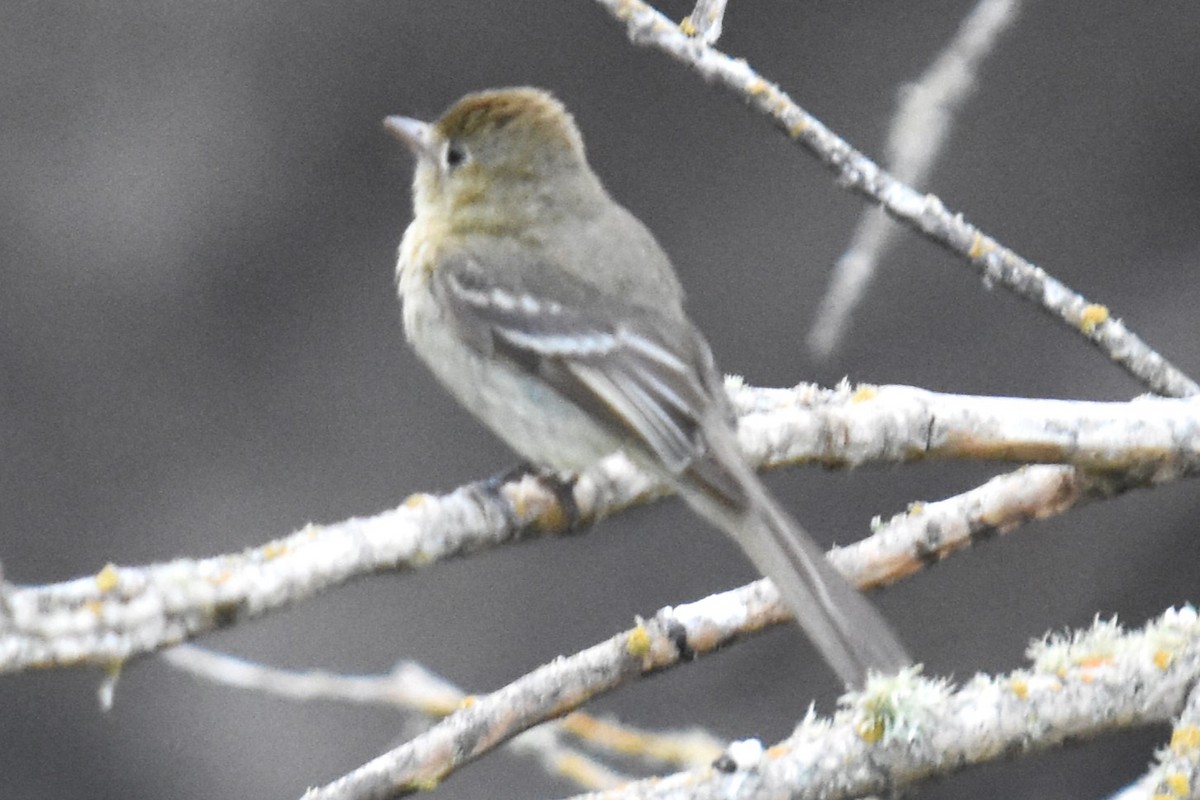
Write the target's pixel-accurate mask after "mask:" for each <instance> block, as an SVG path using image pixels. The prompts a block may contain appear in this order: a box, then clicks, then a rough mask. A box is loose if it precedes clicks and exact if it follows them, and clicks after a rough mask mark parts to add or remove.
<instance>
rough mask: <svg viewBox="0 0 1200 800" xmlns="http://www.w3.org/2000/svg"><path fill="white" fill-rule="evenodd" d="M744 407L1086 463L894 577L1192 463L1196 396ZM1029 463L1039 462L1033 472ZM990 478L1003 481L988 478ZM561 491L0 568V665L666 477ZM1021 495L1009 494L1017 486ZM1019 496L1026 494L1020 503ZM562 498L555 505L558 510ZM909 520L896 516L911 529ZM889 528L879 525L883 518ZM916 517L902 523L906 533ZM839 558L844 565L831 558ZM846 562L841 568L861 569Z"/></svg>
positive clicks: (779, 444)
mask: <svg viewBox="0 0 1200 800" xmlns="http://www.w3.org/2000/svg"><path fill="white" fill-rule="evenodd" d="M730 391H731V397H732V398H733V400H734V403H735V405H736V406H737V408H738V409H739V411H740V413H741V416H742V421H741V425H740V430H739V434H740V436H741V442H742V446H743V448H744V449H745V451H746V453H747V455H748V457H749V458H750V460H751V461H752V462H753V463H755V464H756V465H765V466H780V465H784V464H795V463H807V462H816V463H821V464H825V465H835V466H850V465H859V464H864V463H869V462H874V461H898V460H913V459H923V458H934V457H937V458H973V459H979V458H986V459H1013V460H1017V461H1028V460H1040V461H1050V462H1053V461H1060V462H1068V463H1075V464H1080V465H1083V466H1085V467H1086V468H1087V470H1088V472H1087V474H1086V475H1082V474H1081V475H1075V476H1070V477H1068V476H1065V475H1062V474H1059V473H1053V474H1052V473H1030V472H1025V473H1022V474H1020V475H1018V476H1016V477H1015V478H1013V479H1011V480H1008V481H1004V482H1001V483H993V484H989V485H988V488H987V491H986V493H985V495H983V496H987V497H991V498H996V497H1008V498H1009V500H1007V501H1005V502H1012V503H1013V504H1012V505H1009V506H1006V508H1008V509H1009V511H1008V512H1005V513H1001V509H1000V508H997V507H996V506H995V503H994V502H993V503H992V505H991V506H990V508H991V512H990V516H983V517H980V514H979V513H978V509H977V508H976V507H975V506H974V505H973V504H974V503H976V502H978V501H979V500H980V496H974V495H972V496H971V497H966V496H964V497H965V498H966V500H965V503H966V504H965V505H963V504H961V503H958V504H946V505H943V506H941V507H939V508H938V513H939V514H946V513H947V512H949V513H951V514H953V515H954V516H953V517H952V518H945V517H943V522H942V523H941V524H942V525H943V526H944V527H941V528H938V529H936V530H937V531H938V532H940V533H945V534H946V539H944V540H939V541H936V542H935V541H930V539H929V536H930V533H931V531H933V530H934V529H931V528H929V527H928V526H926V528H925V529H923V530H921V529H917V531H916V533H917V534H918V535H919V537H921V538H919V539H918V541H917V542H914V541H913V540H911V539H908V538H902V539H899V540H890V541H893V542H896V541H898V542H900V543H901V544H899V548H900V551H899V552H902V553H904V556H903V557H901V556H900V555H899V553H898V551H897V549H896V548H895V547H892V548H891V549H890V550H888V551H887V555H883V553H884V552H885V551H884V550H878V551H877V552H874V553H872V551H871V549H870V548H871V547H877V546H878V545H880V544H881V543H882V542H884V541H888V540H886V539H885V537H881V536H877V537H873V541H874V544H872V545H870V546H864V549H863V550H862V551H861V552H862V553H863V554H864V558H870V559H874V566H873V567H870V566H866V565H864V566H863V567H861V569H862V570H863V572H864V573H869V574H872V575H875V576H876V577H874V578H871V579H868V580H867V581H866V583H869V584H871V585H874V584H875V583H878V582H880V581H881V580H884V578H880V577H878V576H881V575H887V576H890V577H887V578H886V580H894V579H896V578H897V577H901V576H902V575H905V574H911V571H912V569H913V568H915V565H916V564H919V563H923V560H927V559H928V558H929V557H930V554H931V553H938V554H946V553H949V552H952V551H953V550H955V549H957V548H958V547H960V546H961V545H962V544H964V543H965V540H963V539H961V538H958V539H956V538H955V537H953V536H952V535H951V534H952V532H953V530H954V529H955V526H956V525H957V527H958V528H959V529H965V530H967V531H971V530H975V531H978V530H981V529H982V528H981V527H980V524H981V523H983V524H984V526H987V525H990V524H992V522H991V521H992V520H997V519H998V520H1001V521H1002V522H1001V523H1000V524H1001V529H1007V528H1008V527H1011V526H1013V525H1015V524H1018V523H1019V522H1020V521H1021V520H1022V519H1027V518H1036V517H1039V516H1045V515H1046V514H1049V513H1058V512H1061V511H1062V510H1064V509H1065V508H1068V507H1070V505H1072V504H1073V503H1074V502H1076V501H1078V499H1080V498H1082V497H1090V498H1096V497H1104V496H1111V495H1113V494H1117V493H1120V492H1124V491H1128V490H1129V489H1131V488H1134V487H1137V486H1150V485H1154V484H1156V483H1161V482H1163V481H1169V480H1175V479H1177V478H1179V477H1182V476H1185V475H1192V474H1195V473H1196V471H1197V469H1198V467H1200V403H1198V402H1193V401H1185V400H1165V399H1150V398H1144V399H1140V400H1136V401H1133V402H1130V403H1082V402H1081V403H1075V402H1070V401H1056V400H1019V399H997V398H978V397H966V396H961V395H940V394H937V393H934V392H926V391H923V390H920V389H914V388H911V387H903V386H884V387H872V386H865V387H859V388H858V389H857V390H854V389H851V388H850V387H848V386H842V387H839V388H837V389H832V390H821V389H818V388H816V387H813V386H800V387H796V388H795V389H752V388H748V387H744V386H742V385H741V384H740V382H739V381H736V380H734V381H732V383H731V385H730ZM1031 475H1053V477H1051V478H1049V479H1048V482H1047V483H1045V484H1043V485H1042V486H1040V487H1035V486H1031V485H1030V484H1029V479H1030V476H1031ZM1001 485H1003V487H1004V491H1000V487H1001ZM572 489H573V491H572V501H573V502H572V503H570V504H564V503H563V501H562V499H561V495H560V494H559V493H558V491H557V487H556V485H554V481H553V480H552V479H551V478H549V477H544V478H543V477H538V476H527V477H525V478H523V479H521V480H514V481H509V482H508V483H504V484H502V485H501V484H498V483H497V482H495V481H482V482H479V483H474V484H469V485H467V486H464V487H462V488H460V489H457V490H455V491H453V492H450V493H448V494H444V495H429V494H419V495H413V496H412V497H410V498H408V499H407V500H406V501H404V503H403V504H402V505H401V506H400V507H398V508H395V509H392V510H390V511H386V512H384V513H382V514H379V515H377V516H374V517H362V518H354V519H349V520H345V521H343V522H339V523H335V524H331V525H326V526H316V525H309V526H307V527H306V528H304V529H302V530H300V531H298V532H296V533H294V534H292V535H290V536H287V537H284V538H282V539H277V540H274V541H271V542H268V543H266V544H264V545H261V546H259V547H255V548H251V549H248V550H245V551H243V552H241V553H234V554H227V555H222V556H216V557H213V558H207V559H179V560H177V561H172V562H168V563H165V564H152V565H149V566H142V567H122V568H118V567H115V566H112V565H109V566H107V567H105V568H104V569H102V570H100V572H98V573H97V574H96V575H93V576H90V577H85V578H78V579H75V580H72V581H66V582H64V583H58V584H50V585H46V586H28V587H22V586H15V585H12V584H8V583H0V672H5V671H13V670H18V669H23V668H27V667H31V666H37V667H45V666H67V665H72V664H96V665H101V666H106V667H113V666H114V665H118V664H119V663H120V662H122V661H124V660H125V659H127V658H129V657H131V656H134V655H137V654H140V653H145V652H149V651H152V650H155V649H158V648H161V647H164V646H167V645H171V644H177V643H179V642H181V641H184V640H186V639H188V638H191V637H193V636H196V635H198V634H200V633H203V632H205V631H209V630H213V629H216V628H220V627H225V626H228V625H232V624H236V623H238V622H240V621H242V620H245V619H249V618H251V617H255V616H258V615H260V614H264V613H266V612H268V611H270V610H273V609H276V608H280V607H283V606H286V605H289V604H292V603H296V602H299V601H301V600H304V599H306V598H308V597H311V596H313V595H315V594H317V593H318V592H321V591H324V590H326V589H328V588H330V587H333V586H337V585H340V584H342V583H345V582H346V581H348V580H351V579H353V578H356V577H360V576H363V575H367V574H371V573H374V572H378V571H381V570H408V569H415V568H417V567H421V566H425V565H428V564H430V563H433V562H436V561H439V560H442V559H446V558H451V557H454V556H458V555H462V554H464V553H467V552H470V551H474V550H478V549H481V548H484V547H494V546H496V545H499V544H503V543H506V542H510V541H514V540H517V539H522V538H527V537H530V536H535V535H543V534H556V533H562V532H565V531H567V530H568V529H569V527H570V526H571V523H572V522H574V523H575V524H576V525H586V524H590V523H591V522H594V521H595V520H597V519H599V518H601V517H603V516H606V515H608V514H611V513H614V512H616V511H617V510H620V509H622V508H626V507H628V506H630V505H633V504H635V503H640V502H645V501H647V500H649V499H652V498H656V497H659V496H662V495H663V494H664V493H665V491H666V488H665V487H664V486H662V485H660V484H658V483H656V482H655V481H653V480H652V479H650V478H649V477H647V476H646V475H644V474H642V473H640V472H638V471H637V470H636V469H635V468H634V467H633V466H632V464H630V462H629V461H628V460H627V459H625V458H623V457H621V456H614V457H612V458H609V459H606V460H605V461H603V462H602V463H601V464H599V465H597V467H595V468H594V469H591V470H588V471H587V472H586V473H584V474H583V475H581V476H580V477H579V478H578V479H577V480H576V481H575V482H574V484H573V486H572ZM1018 497H1020V499H1017V498H1018ZM1031 503H1036V504H1037V505H1036V506H1034V507H1031V505H1030V504H1031ZM568 506H569V507H568ZM914 521H915V520H914V519H913V518H912V515H910V517H909V519H907V520H904V519H902V520H898V521H897V524H896V527H897V528H905V527H909V528H911V527H912V525H913V523H914ZM886 532H887V531H883V533H886ZM913 532H914V531H912V530H910V534H912V533H913ZM843 566H845V565H843ZM859 569H860V567H853V568H852V570H851V571H853V572H858V570H859Z"/></svg>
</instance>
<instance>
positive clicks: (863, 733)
mask: <svg viewBox="0 0 1200 800" xmlns="http://www.w3.org/2000/svg"><path fill="white" fill-rule="evenodd" d="M886 730H887V724H886V723H885V722H884V720H883V719H882V718H881V717H873V718H872V717H868V718H867V719H864V720H861V721H860V722H859V723H858V727H857V729H856V730H855V732H856V733H857V734H858V735H859V736H860V737H862V740H863V741H864V742H867V743H868V744H875V743H876V742H878V741H879V740H880V739H882V738H883V734H884V731H886Z"/></svg>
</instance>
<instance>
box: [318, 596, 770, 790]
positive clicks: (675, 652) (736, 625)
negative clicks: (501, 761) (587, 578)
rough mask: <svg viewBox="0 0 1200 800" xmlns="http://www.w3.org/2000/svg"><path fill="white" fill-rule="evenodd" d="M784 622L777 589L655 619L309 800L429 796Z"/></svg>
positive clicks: (480, 704) (550, 667)
mask: <svg viewBox="0 0 1200 800" xmlns="http://www.w3.org/2000/svg"><path fill="white" fill-rule="evenodd" d="M784 619H787V613H786V611H785V609H784V607H783V605H782V603H780V602H779V595H778V594H777V593H776V592H775V587H774V586H772V585H771V584H770V583H768V582H767V581H758V582H756V583H753V584H751V585H749V586H747V587H743V588H742V589H736V590H733V591H730V592H723V593H721V594H719V595H713V596H712V597H708V598H705V599H703V600H700V601H698V602H695V603H690V604H688V605H683V606H678V607H675V608H670V607H668V608H664V609H662V610H660V611H659V612H658V613H657V614H656V615H655V616H654V618H653V619H650V620H647V621H645V622H644V623H641V624H639V625H637V626H636V627H634V628H633V629H631V630H628V631H625V632H624V633H621V634H618V635H617V636H614V637H612V638H611V639H609V640H608V641H606V642H602V643H601V644H598V645H595V646H593V647H590V648H588V649H587V650H584V651H582V652H580V653H577V654H575V655H573V656H571V657H570V658H559V659H557V660H555V661H553V662H551V663H549V664H547V665H545V666H543V667H540V668H538V669H536V670H534V671H532V672H530V673H528V674H526V675H524V676H522V677H521V678H518V679H517V680H516V681H514V682H512V683H511V684H509V685H508V686H506V687H504V688H503V689H500V690H499V691H496V692H493V693H492V694H489V695H485V696H482V697H478V698H475V699H474V700H473V701H472V702H470V703H468V704H466V705H464V707H463V708H461V709H460V710H458V711H456V712H455V713H453V714H451V715H450V716H449V717H447V718H446V719H444V720H442V722H440V723H438V724H437V725H435V726H434V727H433V728H431V729H430V730H428V731H426V732H425V733H423V734H421V735H420V736H417V737H416V738H414V739H412V740H411V741H409V742H407V743H405V744H403V745H401V746H400V747H398V748H396V749H395V750H392V751H391V752H389V753H386V754H384V755H382V756H380V757H378V758H376V759H374V760H373V761H371V762H369V763H367V764H364V765H363V766H362V767H359V768H358V769H356V770H354V771H353V772H351V773H350V774H348V775H345V776H343V777H342V778H339V779H338V780H336V781H334V782H333V783H330V784H328V785H326V786H324V787H321V788H319V789H311V790H309V791H308V792H307V793H306V794H305V795H304V797H305V800H349V798H355V799H356V800H360V799H361V800H366V799H367V798H385V797H396V796H399V795H401V794H407V793H409V792H413V791H418V790H421V789H428V788H431V787H433V786H434V785H436V784H437V783H438V782H439V781H441V780H442V779H443V778H445V777H446V776H447V775H448V774H450V773H451V772H452V771H454V770H455V769H457V768H459V767H461V766H462V765H464V764H466V763H468V762H470V761H472V760H474V759H476V758H478V757H479V756H481V755H483V754H484V753H486V752H488V751H490V750H492V749H494V748H495V747H496V746H497V745H499V744H501V743H503V742H504V741H507V740H508V739H509V738H511V737H513V736H515V735H517V734H518V733H520V732H521V731H524V730H526V729H528V728H530V727H531V726H533V725H536V724H538V723H541V722H544V721H546V720H549V719H554V718H555V717H559V716H561V715H563V714H565V713H567V712H568V711H572V710H574V709H575V708H578V707H579V706H580V705H581V704H582V703H584V702H586V701H587V700H589V699H590V698H592V697H594V696H596V695H597V694H600V693H603V692H606V691H609V690H611V689H613V688H615V687H617V686H619V685H621V684H622V683H625V682H626V681H628V680H629V679H630V678H634V677H637V676H640V675H644V674H647V673H650V672H656V671H658V670H662V669H666V668H668V667H671V666H674V665H676V664H678V663H679V662H680V661H681V660H688V659H691V658H695V657H697V656H699V655H703V654H706V653H710V652H712V651H713V650H715V649H716V648H718V647H721V646H723V645H726V644H729V643H730V642H732V641H734V640H735V639H737V638H740V637H742V636H746V635H748V634H751V633H754V632H756V631H758V630H760V629H762V628H763V627H765V626H768V625H772V624H776V623H778V622H781V621H782V620H784Z"/></svg>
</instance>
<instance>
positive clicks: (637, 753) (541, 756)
mask: <svg viewBox="0 0 1200 800" xmlns="http://www.w3.org/2000/svg"><path fill="white" fill-rule="evenodd" d="M162 657H163V659H164V660H165V661H166V662H167V663H169V664H171V665H172V666H174V667H175V668H177V669H181V670H183V671H185V672H188V673H190V674H192V675H195V676H197V677H199V678H202V679H204V680H207V681H211V682H215V683H220V684H224V685H226V686H235V687H238V688H241V689H249V690H251V691H256V692H263V693H266V694H272V695H277V696H281V697H287V698H291V699H293V700H299V701H310V700H317V699H321V700H338V701H341V702H348V703H357V704H363V705H373V706H387V707H391V708H397V709H401V710H405V711H415V712H418V713H420V714H423V715H425V716H427V717H432V718H434V719H442V718H443V717H446V716H447V715H449V714H451V713H453V712H454V711H455V710H457V709H459V708H461V707H463V705H464V703H466V702H468V701H469V695H468V694H467V693H466V692H464V691H463V690H461V689H459V688H458V687H457V686H455V685H454V684H452V683H450V682H449V681H447V680H446V679H444V678H442V677H440V676H438V675H435V674H433V673H432V672H430V671H429V670H428V669H426V668H425V667H423V666H421V665H420V664H417V663H415V662H412V661H403V662H401V663H399V664H397V665H396V667H395V668H394V669H393V670H392V671H391V672H389V673H387V674H386V675H341V674H338V673H332V672H325V671H322V670H303V671H299V670H290V669H280V668H278V667H271V666H268V665H266V664H260V663H257V662H253V661H247V660H245V659H241V658H236V657H234V656H230V655H227V654H224V653H216V652H213V651H211V650H207V649H205V648H202V647H197V646H195V645H187V644H184V645H179V646H177V647H172V648H169V649H168V650H166V651H164V652H163V654H162ZM568 739H571V740H573V741H576V742H580V743H582V744H585V745H587V746H588V748H589V749H591V750H593V751H596V752H598V753H602V754H608V755H611V756H621V757H624V758H639V759H641V760H643V761H645V762H647V764H649V765H652V766H653V767H656V768H660V769H661V768H662V767H664V766H668V767H675V768H680V767H689V766H698V765H700V764H706V763H709V762H711V761H712V760H713V759H714V758H716V757H717V755H719V754H720V752H721V750H722V748H723V744H722V743H721V742H719V741H717V740H716V739H715V738H713V737H712V736H710V735H708V734H706V733H703V732H702V731H699V730H690V731H673V732H651V731H645V730H640V729H638V728H634V727H632V726H629V725H624V724H621V723H618V722H616V721H613V720H603V719H598V718H596V717H594V716H592V715H591V714H587V713H584V712H582V711H575V712H573V713H571V714H568V715H567V716H566V717H564V718H563V719H562V720H559V721H558V722H556V723H551V724H548V725H542V726H540V727H538V728H536V729H534V730H529V731H526V732H525V733H523V734H521V735H520V736H518V737H516V738H515V739H514V740H513V741H512V745H511V747H512V751H513V752H515V753H518V754H521V755H526V756H530V757H532V758H535V759H536V760H537V761H538V762H539V763H540V764H542V766H543V767H544V768H545V769H546V771H547V772H548V773H550V774H552V775H556V776H558V777H562V778H566V779H567V780H571V781H573V782H574V783H576V784H577V785H578V786H579V787H580V788H583V789H602V788H607V787H610V786H616V785H618V784H620V783H624V782H626V781H627V780H629V778H628V777H627V776H624V775H621V774H620V773H617V772H616V771H614V770H613V769H612V768H611V767H608V766H606V765H605V764H603V763H601V762H600V761H599V760H597V759H596V758H594V757H593V756H592V755H589V754H588V753H584V752H583V751H582V750H580V749H579V748H577V747H574V746H572V745H570V744H567V740H568Z"/></svg>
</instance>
